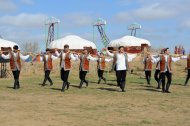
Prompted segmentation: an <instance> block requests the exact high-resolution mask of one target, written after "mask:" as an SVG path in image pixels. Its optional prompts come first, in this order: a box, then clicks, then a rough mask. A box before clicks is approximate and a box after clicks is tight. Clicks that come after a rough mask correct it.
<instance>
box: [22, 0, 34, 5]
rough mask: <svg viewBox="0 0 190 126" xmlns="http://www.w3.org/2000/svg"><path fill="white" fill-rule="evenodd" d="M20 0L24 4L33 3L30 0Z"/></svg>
mask: <svg viewBox="0 0 190 126" xmlns="http://www.w3.org/2000/svg"><path fill="white" fill-rule="evenodd" d="M21 2H22V3H24V4H28V5H31V4H33V1H32V0H21Z"/></svg>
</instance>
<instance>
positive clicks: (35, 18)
mask: <svg viewBox="0 0 190 126" xmlns="http://www.w3.org/2000/svg"><path fill="white" fill-rule="evenodd" d="M46 19H47V16H46V15H44V14H27V13H21V14H19V15H16V16H3V17H0V25H9V26H19V27H42V26H43V25H44V23H45V20H46Z"/></svg>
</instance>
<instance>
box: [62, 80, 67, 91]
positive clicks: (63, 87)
mask: <svg viewBox="0 0 190 126" xmlns="http://www.w3.org/2000/svg"><path fill="white" fill-rule="evenodd" d="M66 85H67V84H66V82H64V83H63V86H62V89H61V92H64V91H65V87H66Z"/></svg>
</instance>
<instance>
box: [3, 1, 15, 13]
mask: <svg viewBox="0 0 190 126" xmlns="http://www.w3.org/2000/svg"><path fill="white" fill-rule="evenodd" d="M16 9H17V6H16V4H15V3H14V2H12V1H11V0H0V10H1V11H5V12H10V11H14V10H16Z"/></svg>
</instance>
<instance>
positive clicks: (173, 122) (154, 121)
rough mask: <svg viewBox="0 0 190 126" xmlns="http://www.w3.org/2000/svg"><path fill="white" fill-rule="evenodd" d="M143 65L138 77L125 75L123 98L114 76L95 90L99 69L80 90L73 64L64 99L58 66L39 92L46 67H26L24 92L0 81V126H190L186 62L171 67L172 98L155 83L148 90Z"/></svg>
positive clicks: (136, 64) (137, 68) (137, 69)
mask: <svg viewBox="0 0 190 126" xmlns="http://www.w3.org/2000/svg"><path fill="white" fill-rule="evenodd" d="M139 61H140V59H139V60H135V61H134V62H133V63H132V64H131V65H130V66H131V68H133V69H134V74H130V73H129V74H128V75H127V85H126V89H127V92H125V93H122V92H120V90H119V88H118V87H116V81H115V76H114V75H115V73H108V74H105V76H106V77H107V80H108V83H107V84H99V85H98V84H96V82H97V74H96V64H95V63H92V64H91V71H90V72H89V73H88V75H87V78H88V80H89V81H90V83H89V87H88V88H85V87H84V88H83V89H78V87H77V86H78V85H79V79H78V63H73V70H72V71H71V73H70V77H69V80H70V82H71V87H70V89H69V90H68V91H65V92H64V93H62V92H61V91H60V89H61V86H62V82H61V80H60V77H59V67H58V65H54V70H53V71H52V74H51V78H52V80H53V81H54V85H53V86H49V85H47V86H45V87H41V85H40V84H41V83H42V81H43V70H42V69H43V67H42V64H39V63H35V64H33V65H32V66H31V64H24V67H23V70H22V73H21V78H20V81H21V89H19V90H13V89H12V86H13V79H12V78H11V77H10V78H8V79H0V126H60V125H62V126H68V125H69V126H178V125H181V126H189V124H190V86H187V87H184V86H182V84H183V83H184V81H185V76H186V71H185V70H184V68H185V64H186V62H185V61H180V62H178V63H175V64H174V65H173V70H174V75H173V82H172V86H171V90H170V91H171V92H172V93H171V94H165V93H162V92H161V90H157V89H156V86H157V85H156V82H155V81H154V79H153V77H152V80H151V85H150V86H148V85H147V84H146V81H145V78H144V73H143V69H142V68H143V66H142V64H140V63H139ZM55 64H58V62H56V63H55ZM109 66H110V64H109Z"/></svg>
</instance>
